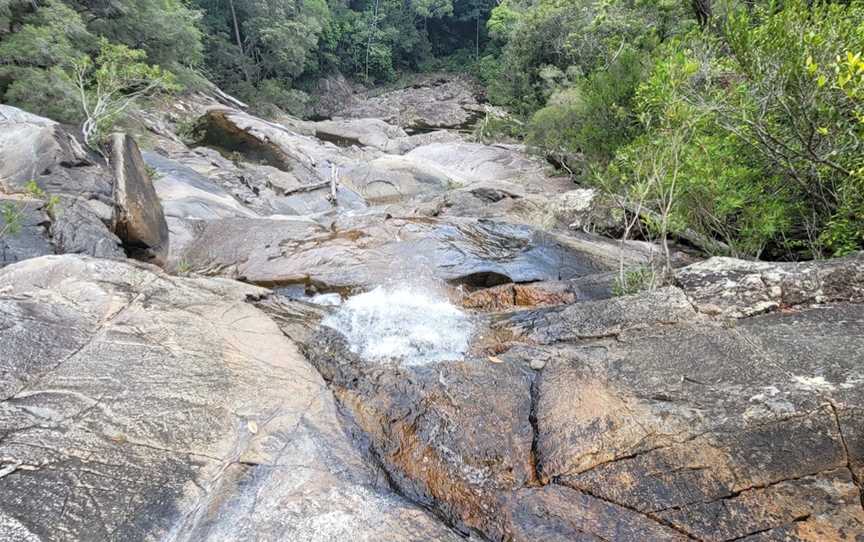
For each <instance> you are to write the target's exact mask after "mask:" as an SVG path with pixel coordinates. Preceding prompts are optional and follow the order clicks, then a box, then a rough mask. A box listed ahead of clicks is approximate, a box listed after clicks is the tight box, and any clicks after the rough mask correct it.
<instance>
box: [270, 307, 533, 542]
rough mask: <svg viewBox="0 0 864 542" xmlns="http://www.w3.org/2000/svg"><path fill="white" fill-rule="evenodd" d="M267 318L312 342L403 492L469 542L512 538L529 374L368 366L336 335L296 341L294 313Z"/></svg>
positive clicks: (313, 356) (319, 362)
mask: <svg viewBox="0 0 864 542" xmlns="http://www.w3.org/2000/svg"><path fill="white" fill-rule="evenodd" d="M265 310H267V311H268V312H270V313H271V315H273V316H274V318H275V319H276V320H277V321H279V322H280V323H281V325H282V328H283V330H284V331H285V333H286V334H287V335H289V336H292V337H296V336H298V334H299V335H302V336H304V337H305V339H304V340H305V350H306V352H307V353H308V355H309V359H310V361H311V362H312V363H313V364H314V365H315V366H316V368H318V370H319V371H320V373H321V374H322V375H323V377H324V378H325V380H326V381H327V382H328V384H329V385H330V388H331V389H332V390H333V391H334V394H335V395H336V397H337V398H338V399H339V401H340V402H341V404H342V405H343V406H344V407H345V408H346V409H347V411H348V412H350V413H351V416H352V418H353V419H354V420H355V421H356V423H357V424H358V425H359V427H361V428H362V429H363V431H364V433H365V434H366V435H367V436H368V439H369V446H370V448H371V449H372V451H373V453H374V454H375V456H376V457H378V458H379V461H380V462H381V464H382V466H383V467H384V469H385V470H386V471H387V473H388V476H389V478H390V480H391V481H392V483H393V484H395V486H396V487H398V488H399V490H400V492H402V493H403V494H405V495H408V496H410V498H411V499H412V500H415V501H417V502H420V503H423V504H424V505H426V506H429V507H430V508H433V509H435V510H437V511H438V512H439V513H440V514H442V515H444V517H446V518H448V520H450V521H451V522H453V523H454V524H456V525H458V526H460V527H461V529H462V530H464V531H466V532H475V531H480V532H482V533H485V534H486V535H487V536H490V537H491V538H493V539H502V538H504V537H505V536H506V529H507V527H506V525H505V521H504V517H503V510H504V506H505V504H506V498H507V495H508V494H509V492H510V491H512V490H513V489H516V488H519V487H523V486H525V485H528V484H531V483H533V480H534V467H533V463H532V454H531V446H532V437H533V431H532V428H531V424H530V420H529V417H530V412H531V394H530V387H531V378H532V376H531V374H530V371H526V370H524V369H522V368H520V367H519V366H517V365H513V364H497V365H495V364H491V363H489V362H487V361H485V360H483V359H469V360H465V361H462V362H452V363H434V364H428V365H412V366H406V365H401V366H400V365H399V364H397V363H387V362H378V363H375V362H372V363H370V362H369V361H367V360H364V359H361V358H359V357H358V356H357V355H355V354H352V353H351V352H350V351H349V349H348V347H347V345H346V344H345V342H344V340H343V339H342V338H341V337H340V336H339V335H338V334H336V333H335V332H334V331H333V330H329V329H327V328H323V329H319V330H317V331H313V332H311V333H310V332H308V331H304V330H303V329H302V327H301V329H300V330H299V331H298V327H300V326H299V325H298V323H297V319H296V317H295V314H296V311H295V309H293V308H292V304H285V303H278V302H273V301H270V302H268V303H267V304H266V307H265ZM492 390H495V391H494V392H492Z"/></svg>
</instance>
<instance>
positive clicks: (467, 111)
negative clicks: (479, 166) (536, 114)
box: [336, 74, 484, 132]
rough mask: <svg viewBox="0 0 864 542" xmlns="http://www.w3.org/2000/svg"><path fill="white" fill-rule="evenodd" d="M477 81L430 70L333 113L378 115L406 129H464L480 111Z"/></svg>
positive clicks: (346, 115)
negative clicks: (416, 77) (404, 83)
mask: <svg viewBox="0 0 864 542" xmlns="http://www.w3.org/2000/svg"><path fill="white" fill-rule="evenodd" d="M480 94H481V91H480V88H479V85H478V84H477V83H476V82H475V81H473V80H472V79H470V78H468V77H465V76H451V75H440V74H433V75H428V76H423V77H420V78H418V79H417V80H416V81H415V82H414V83H413V84H412V85H410V86H407V87H405V88H401V89H397V90H392V91H388V92H384V93H382V94H379V95H376V96H366V97H365V99H363V100H357V101H354V102H353V103H350V104H349V105H348V106H347V107H344V108H343V109H341V110H339V111H338V112H337V113H336V116H340V117H349V118H378V119H382V120H384V121H386V122H388V123H390V124H396V125H398V126H401V127H402V128H405V129H406V130H408V131H409V132H422V131H429V130H436V129H442V128H448V129H465V128H468V127H470V126H471V125H472V124H473V123H474V122H476V121H477V120H478V119H479V118H480V117H481V116H482V115H483V113H484V109H483V106H482V105H481V104H480V98H479V96H480Z"/></svg>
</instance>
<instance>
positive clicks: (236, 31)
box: [228, 0, 243, 52]
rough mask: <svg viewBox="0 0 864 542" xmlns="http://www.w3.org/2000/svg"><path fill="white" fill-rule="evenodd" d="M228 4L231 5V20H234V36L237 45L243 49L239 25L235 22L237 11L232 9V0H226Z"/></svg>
mask: <svg viewBox="0 0 864 542" xmlns="http://www.w3.org/2000/svg"><path fill="white" fill-rule="evenodd" d="M228 6H230V7H231V20H232V21H233V22H234V37H235V38H236V39H237V47H239V48H240V51H241V52H242V51H243V41H242V40H241V39H240V25H239V24H237V12H236V11H234V0H228Z"/></svg>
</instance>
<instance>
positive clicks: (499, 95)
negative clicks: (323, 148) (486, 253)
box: [0, 0, 864, 259]
mask: <svg viewBox="0 0 864 542" xmlns="http://www.w3.org/2000/svg"><path fill="white" fill-rule="evenodd" d="M862 55H864V3H860V2H857V1H852V2H805V1H804V0H788V1H785V2H764V1H761V0H744V1H734V0H729V1H722V2H721V1H717V0H692V1H686V0H349V1H346V0H188V1H184V0H0V101H2V102H4V103H9V104H12V105H16V106H19V107H22V108H24V109H27V110H29V111H32V112H35V113H39V114H43V115H46V116H49V117H51V118H54V119H57V120H60V121H63V122H68V123H79V122H84V121H86V120H87V119H88V118H89V119H91V120H92V117H94V111H96V112H97V113H99V114H98V115H96V116H97V117H98V120H97V121H94V122H92V125H91V126H90V127H89V131H90V132H91V133H92V134H98V133H99V132H100V131H101V132H104V131H105V129H106V126H109V125H110V124H111V123H112V122H114V121H116V120H117V118H118V117H120V116H122V115H123V114H124V113H125V111H126V108H127V107H128V106H129V105H130V104H131V99H130V100H129V101H128V102H124V101H122V100H121V102H120V104H119V105H115V106H114V107H110V106H109V105H106V104H107V103H110V102H111V99H112V97H113V99H115V100H116V97H117V96H124V97H129V98H133V97H138V96H144V95H149V94H152V93H156V92H168V93H170V92H179V91H182V89H184V88H185V89H195V88H200V87H203V86H205V85H207V84H208V83H207V82H208V81H212V82H213V83H215V84H216V85H218V86H219V87H220V88H221V89H222V90H224V91H226V92H228V93H231V94H233V95H236V96H237V97H239V98H240V99H243V100H245V101H247V102H249V103H250V104H251V105H253V107H255V108H256V109H258V110H265V109H266V108H278V109H279V110H283V111H287V112H289V113H291V114H295V115H298V116H302V115H304V114H305V112H306V111H308V105H309V103H310V100H312V99H314V98H312V97H310V96H311V95H313V94H314V93H313V89H314V85H315V82H316V81H318V80H319V79H321V78H322V77H325V76H329V75H333V74H337V73H341V74H343V75H345V76H346V77H349V78H351V79H354V80H355V81H357V82H359V83H362V84H366V85H370V86H371V85H375V84H383V83H392V82H394V81H397V80H398V79H399V78H400V77H402V76H403V75H405V74H410V73H415V72H423V71H463V72H469V73H471V74H473V75H475V76H476V77H477V78H478V79H479V80H480V81H481V82H482V83H483V84H484V85H485V87H486V94H487V98H488V100H489V101H490V102H491V103H492V104H494V105H497V106H501V110H502V111H506V112H507V113H506V114H500V115H492V114H490V115H489V116H487V118H486V119H485V120H484V121H482V122H481V123H480V124H479V126H478V137H483V138H491V139H502V138H506V139H517V140H522V141H524V142H525V143H527V144H528V145H529V146H530V147H531V148H534V149H537V151H538V152H541V153H543V154H545V155H546V156H547V157H548V158H549V159H550V161H551V162H553V163H554V164H556V165H557V166H558V167H560V168H562V169H563V170H565V171H567V172H569V173H570V174H572V175H573V177H574V179H575V180H576V181H577V182H579V183H580V184H584V185H592V186H598V187H602V188H603V189H604V190H605V191H606V193H608V194H610V195H612V197H614V198H616V199H617V200H619V201H620V202H621V204H622V207H623V208H624V209H626V210H629V211H630V212H631V214H636V215H639V216H641V217H643V219H644V222H645V226H646V227H647V229H649V230H655V231H663V232H666V231H668V232H672V233H675V232H685V231H687V232H691V233H693V235H695V236H698V238H699V239H702V240H703V241H704V240H708V241H707V242H703V243H701V245H702V248H703V249H706V250H708V251H709V252H713V253H718V254H729V255H734V256H739V257H749V258H755V257H762V258H776V259H802V258H804V259H806V258H819V257H827V256H832V255H842V254H847V253H850V252H853V251H856V250H859V249H861V248H862V247H864V153H862V148H861V138H862V133H864V124H862V122H864V107H862V104H864V102H862V98H864V59H862ZM94 94H95V95H96V97H92V96H93V95H94ZM103 96H104V97H105V98H104V99H100V97H103ZM100 107H101V108H102V109H100ZM100 115H101V116H100ZM85 128H86V127H85ZM646 217H647V218H646ZM625 222H626V218H625Z"/></svg>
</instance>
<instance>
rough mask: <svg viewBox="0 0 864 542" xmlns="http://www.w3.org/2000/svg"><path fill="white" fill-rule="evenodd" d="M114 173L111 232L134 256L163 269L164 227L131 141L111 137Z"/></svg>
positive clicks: (166, 249) (120, 136)
mask: <svg viewBox="0 0 864 542" xmlns="http://www.w3.org/2000/svg"><path fill="white" fill-rule="evenodd" d="M110 147H111V149H110V153H111V168H112V170H113V172H114V210H115V214H114V220H113V226H114V227H113V230H114V232H115V233H116V234H117V236H118V237H120V239H122V240H123V243H125V245H126V247H127V249H128V250H130V252H132V253H133V254H134V255H135V256H137V257H140V258H142V259H144V260H149V261H152V262H153V263H155V264H158V265H163V264H164V263H165V262H166V261H167V259H168V254H169V242H170V240H169V237H168V224H167V223H166V222H165V215H164V213H163V211H162V204H161V203H160V201H159V197H158V196H157V195H156V189H155V188H153V182H152V181H151V180H150V174H149V173H148V172H147V168H146V166H145V164H144V158H142V156H141V151H139V150H138V145H137V144H136V143H135V140H134V139H133V138H132V137H131V136H129V135H127V134H121V133H115V134H112V135H111V143H110Z"/></svg>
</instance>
